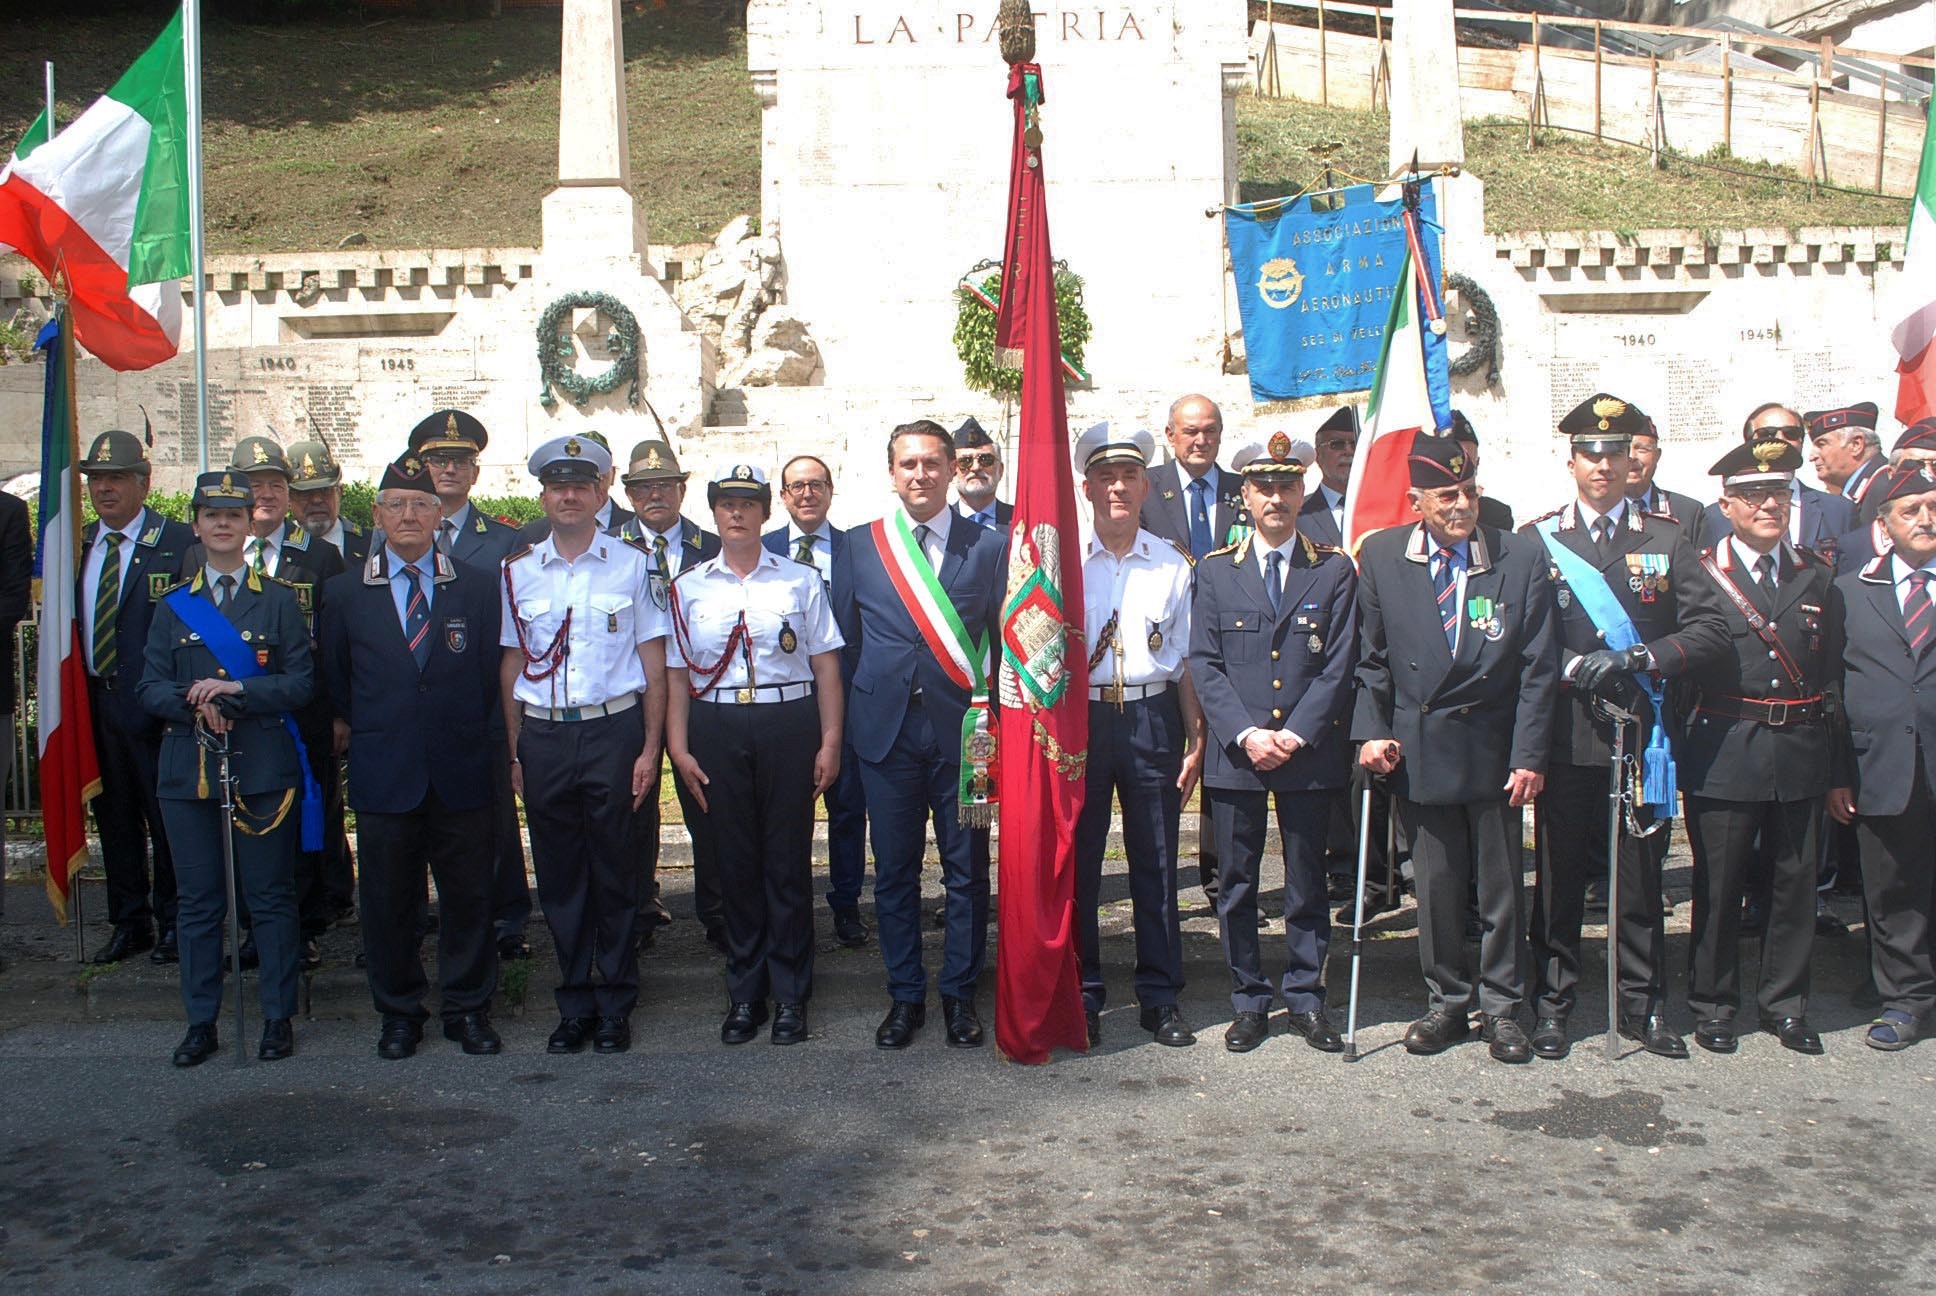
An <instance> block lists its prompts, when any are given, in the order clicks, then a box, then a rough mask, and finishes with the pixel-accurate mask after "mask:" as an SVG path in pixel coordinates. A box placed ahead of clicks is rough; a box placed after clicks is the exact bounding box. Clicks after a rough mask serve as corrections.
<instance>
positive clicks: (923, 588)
mask: <svg viewBox="0 0 1936 1296" xmlns="http://www.w3.org/2000/svg"><path fill="white" fill-rule="evenodd" d="M873 531H874V546H875V548H876V549H878V550H879V551H880V555H881V565H882V566H883V567H885V568H886V569H887V576H888V580H889V581H890V582H891V583H892V584H893V586H894V592H895V594H896V595H897V596H899V598H900V600H901V606H903V607H904V608H906V609H907V614H908V616H909V617H910V618H912V619H913V621H914V627H915V629H916V630H919V631H920V632H921V638H922V639H923V640H925V641H926V643H927V645H928V650H929V651H930V652H932V653H933V654H934V658H935V660H936V661H937V662H939V663H940V664H941V670H942V672H943V673H944V674H945V675H947V677H948V678H949V679H950V680H951V681H953V682H954V684H955V685H956V686H957V687H958V688H961V689H963V690H965V691H966V692H967V693H968V710H967V712H966V713H965V714H963V716H962V718H961V779H960V798H959V803H958V811H959V815H960V820H961V824H962V826H963V827H965V828H990V827H993V826H994V823H995V806H996V803H997V796H996V792H995V772H996V755H997V752H996V746H997V744H996V730H995V724H994V713H993V712H992V711H991V710H990V709H989V705H988V668H987V664H986V663H987V661H988V639H987V636H985V635H984V636H983V637H982V639H981V640H980V641H979V642H977V641H975V640H973V639H971V638H969V636H968V628H967V627H966V626H964V625H963V624H962V623H961V616H960V614H959V613H957V612H956V611H955V605H954V604H953V603H952V602H950V601H949V599H948V592H947V591H946V590H944V589H942V588H941V582H940V580H939V579H937V578H936V576H935V574H934V568H933V567H932V566H930V565H929V563H928V556H927V555H926V554H924V553H922V552H921V546H920V545H919V544H918V543H917V542H916V541H915V539H914V531H913V530H912V528H910V527H909V526H908V520H907V514H905V513H904V512H902V511H901V510H899V509H896V510H895V511H894V514H893V516H892V517H886V518H880V519H877V520H876V521H875V523H874V526H873Z"/></svg>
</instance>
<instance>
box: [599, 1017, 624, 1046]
mask: <svg viewBox="0 0 1936 1296" xmlns="http://www.w3.org/2000/svg"><path fill="white" fill-rule="evenodd" d="M631 1047H632V1020H631V1018H629V1017H600V1018H599V1019H598V1025H597V1026H595V1027H593V1029H592V1052H594V1053H623V1052H625V1050H627V1049H629V1048H631Z"/></svg>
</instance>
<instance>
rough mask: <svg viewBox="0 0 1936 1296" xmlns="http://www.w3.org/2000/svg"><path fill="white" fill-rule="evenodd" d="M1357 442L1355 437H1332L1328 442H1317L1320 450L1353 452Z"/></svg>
mask: <svg viewBox="0 0 1936 1296" xmlns="http://www.w3.org/2000/svg"><path fill="white" fill-rule="evenodd" d="M1357 448H1358V441H1357V438H1355V437H1332V438H1331V439H1330V440H1329V441H1320V442H1318V449H1320V450H1355V449H1357Z"/></svg>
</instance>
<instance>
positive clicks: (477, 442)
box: [410, 409, 491, 454]
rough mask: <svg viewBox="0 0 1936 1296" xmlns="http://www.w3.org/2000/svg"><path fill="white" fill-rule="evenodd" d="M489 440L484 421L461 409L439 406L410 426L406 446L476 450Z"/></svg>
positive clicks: (449, 451)
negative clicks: (427, 416)
mask: <svg viewBox="0 0 1936 1296" xmlns="http://www.w3.org/2000/svg"><path fill="white" fill-rule="evenodd" d="M490 443H491V434H490V433H489V432H486V431H485V430H484V425H483V424H482V423H479V422H478V421H477V420H476V419H475V418H473V417H471V416H470V415H469V414H466V413H465V412H464V411H463V410H454V409H440V410H438V411H437V412H436V413H435V414H432V415H431V416H430V417H429V418H426V419H425V420H424V421H423V422H421V423H419V424H417V426H415V427H413V428H411V429H410V448H411V449H412V450H415V451H416V452H417V453H418V454H430V453H433V452H438V451H441V452H442V453H444V454H465V453H469V454H478V453H479V452H481V451H482V450H483V449H484V447H485V446H487V445H489V444H490Z"/></svg>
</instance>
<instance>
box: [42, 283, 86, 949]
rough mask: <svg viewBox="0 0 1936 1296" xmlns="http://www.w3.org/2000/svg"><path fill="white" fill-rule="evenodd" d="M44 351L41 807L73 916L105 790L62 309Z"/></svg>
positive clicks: (57, 881) (50, 862) (57, 876)
mask: <svg viewBox="0 0 1936 1296" xmlns="http://www.w3.org/2000/svg"><path fill="white" fill-rule="evenodd" d="M34 345H35V346H36V347H37V348H38V349H40V350H43V351H45V352H46V353H47V377H46V384H47V404H46V407H45V412H44V413H43V414H42V416H41V418H42V421H41V425H40V552H39V554H38V555H37V556H36V558H35V566H34V571H35V574H36V575H37V576H38V577H39V584H40V597H41V604H40V661H39V667H40V674H39V677H38V684H37V692H38V694H39V702H40V721H39V726H38V728H39V733H40V810H41V820H42V823H43V824H44V825H45V827H46V830H47V898H48V899H49V900H51V901H52V902H53V904H54V912H55V913H56V914H58V915H59V916H60V920H61V921H62V922H63V923H64V922H66V921H67V898H68V896H69V895H70V894H71V893H72V891H73V881H74V874H75V873H77V872H79V871H80V867H81V865H83V864H85V863H87V819H86V816H87V803H88V802H89V801H91V800H93V799H94V796H95V794H96V793H98V792H99V791H100V790H101V767H100V765H99V763H98V762H97V760H96V757H95V753H94V725H93V720H92V718H91V717H90V716H89V715H88V707H87V667H86V665H85V664H84V662H83V661H82V658H81V627H80V622H79V621H78V620H77V619H76V615H75V605H76V603H77V601H78V599H79V591H80V580H79V573H80V563H81V487H80V475H79V473H78V471H77V470H76V469H75V467H74V465H75V464H76V463H77V462H79V460H80V457H81V453H80V451H81V447H80V430H79V428H78V427H77V426H76V424H75V422H74V331H73V329H72V328H70V327H69V316H68V314H67V312H66V311H65V310H57V311H56V312H55V313H54V318H53V319H52V320H51V321H49V323H48V324H47V326H46V327H45V328H43V329H42V330H41V331H40V337H39V338H38V339H37V340H36V342H35V344H34Z"/></svg>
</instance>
